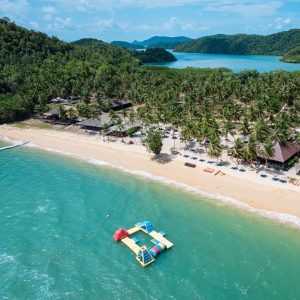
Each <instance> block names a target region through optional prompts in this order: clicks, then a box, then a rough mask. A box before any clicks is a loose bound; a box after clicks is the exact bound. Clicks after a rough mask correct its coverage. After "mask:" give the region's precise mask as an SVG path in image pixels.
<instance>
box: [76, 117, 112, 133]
mask: <svg viewBox="0 0 300 300" xmlns="http://www.w3.org/2000/svg"><path fill="white" fill-rule="evenodd" d="M77 125H79V126H80V127H81V128H83V129H85V130H93V131H100V129H102V128H103V127H104V126H105V125H108V126H111V125H113V124H112V121H111V120H110V118H109V116H108V114H102V115H101V117H100V118H98V119H95V118H91V119H85V120H82V121H81V122H79V123H77Z"/></svg>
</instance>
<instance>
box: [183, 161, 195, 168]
mask: <svg viewBox="0 0 300 300" xmlns="http://www.w3.org/2000/svg"><path fill="white" fill-rule="evenodd" d="M184 165H185V166H186V167H190V168H196V165H195V164H192V163H189V162H186V163H185V164H184Z"/></svg>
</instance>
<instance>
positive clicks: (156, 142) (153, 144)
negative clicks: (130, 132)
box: [143, 129, 163, 155]
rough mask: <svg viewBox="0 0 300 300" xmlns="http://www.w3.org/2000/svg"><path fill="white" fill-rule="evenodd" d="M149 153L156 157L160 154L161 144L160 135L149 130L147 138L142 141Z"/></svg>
mask: <svg viewBox="0 0 300 300" xmlns="http://www.w3.org/2000/svg"><path fill="white" fill-rule="evenodd" d="M143 142H144V143H145V145H146V147H147V148H148V150H149V151H151V152H153V153H154V154H155V155H158V154H159V153H160V152H161V149H162V146H163V143H162V135H161V133H160V132H159V131H156V130H152V129H150V130H149V131H148V132H147V136H146V138H145V139H144V141H143Z"/></svg>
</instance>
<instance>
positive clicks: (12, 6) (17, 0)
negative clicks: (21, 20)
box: [0, 0, 29, 17]
mask: <svg viewBox="0 0 300 300" xmlns="http://www.w3.org/2000/svg"><path fill="white" fill-rule="evenodd" d="M28 6H29V4H28V1H27V0H0V14H1V15H3V16H8V17H10V16H12V17H15V16H17V15H20V14H22V13H24V12H25V11H26V9H27V8H28Z"/></svg>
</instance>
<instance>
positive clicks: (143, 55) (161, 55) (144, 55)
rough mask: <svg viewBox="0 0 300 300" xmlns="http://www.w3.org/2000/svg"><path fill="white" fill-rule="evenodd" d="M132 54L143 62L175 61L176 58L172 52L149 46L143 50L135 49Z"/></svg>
mask: <svg viewBox="0 0 300 300" xmlns="http://www.w3.org/2000/svg"><path fill="white" fill-rule="evenodd" d="M133 55H134V56H135V57H136V58H137V59H139V60H141V61H142V62H143V63H159V62H172V61H176V58H175V56H174V55H173V54H172V53H170V52H168V51H166V50H164V49H160V48H150V49H146V50H145V51H135V52H134V54H133Z"/></svg>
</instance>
